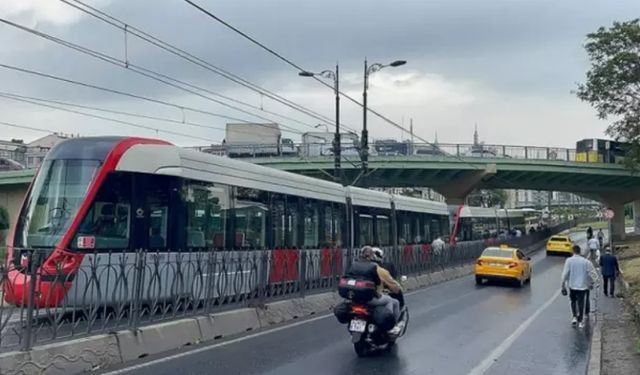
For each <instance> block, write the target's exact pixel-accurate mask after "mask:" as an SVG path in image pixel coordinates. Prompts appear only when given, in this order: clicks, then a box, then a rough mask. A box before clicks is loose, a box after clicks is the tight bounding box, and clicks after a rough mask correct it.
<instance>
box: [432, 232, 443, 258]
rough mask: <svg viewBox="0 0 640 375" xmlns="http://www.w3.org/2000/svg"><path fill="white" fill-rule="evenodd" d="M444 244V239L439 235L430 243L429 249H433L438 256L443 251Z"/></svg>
mask: <svg viewBox="0 0 640 375" xmlns="http://www.w3.org/2000/svg"><path fill="white" fill-rule="evenodd" d="M445 246H446V244H445V243H444V241H443V240H442V237H440V236H438V237H436V239H435V240H433V242H432V243H431V249H432V250H433V253H434V254H435V255H436V256H439V255H440V254H442V253H443V252H444V248H445Z"/></svg>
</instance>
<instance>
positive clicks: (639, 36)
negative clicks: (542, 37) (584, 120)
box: [576, 19, 640, 169]
mask: <svg viewBox="0 0 640 375" xmlns="http://www.w3.org/2000/svg"><path fill="white" fill-rule="evenodd" d="M584 47H585V49H586V51H587V54H588V56H589V59H590V60H591V67H590V69H589V71H588V72H587V79H586V82H585V83H584V84H580V85H578V90H577V91H576V95H577V96H578V98H580V99H581V100H583V101H586V102H588V103H589V104H591V106H593V107H594V108H595V109H596V111H597V112H598V117H600V118H601V119H605V120H611V123H610V125H609V127H608V128H607V130H606V133H607V134H608V135H610V136H612V137H614V138H615V139H616V140H621V141H625V142H629V143H630V146H629V147H628V149H627V150H626V151H627V156H626V158H625V164H627V166H628V167H630V168H632V169H637V167H638V164H639V162H640V19H635V20H631V21H626V22H614V23H613V25H612V26H611V27H609V28H606V27H600V28H599V29H598V30H597V31H596V32H594V33H591V34H588V35H587V40H586V43H585V46H584Z"/></svg>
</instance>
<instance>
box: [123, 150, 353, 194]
mask: <svg viewBox="0 0 640 375" xmlns="http://www.w3.org/2000/svg"><path fill="white" fill-rule="evenodd" d="M116 170H120V171H129V172H140V173H150V174H162V175H170V176H179V177H183V178H188V179H193V180H198V181H208V182H213V183H220V184H227V185H233V186H242V187H247V188H253V189H259V190H264V191H271V192H276V193H282V194H291V195H297V196H302V197H306V198H314V199H321V200H325V201H332V202H341V203H344V201H345V188H344V187H343V186H342V185H339V184H336V183H333V182H328V181H324V180H319V179H315V178H312V177H306V176H302V175H298V174H293V173H290V172H284V171H280V170H277V169H272V168H268V167H263V166H260V165H256V164H252V163H248V162H244V161H240V160H235V159H230V158H226V157H220V156H215V155H211V154H206V153H203V152H198V151H193V150H188V149H183V148H180V147H176V146H173V145H152V144H141V145H135V146H133V147H131V148H130V149H129V150H127V151H126V152H125V153H124V154H123V155H122V157H121V159H120V162H119V163H118V165H117V167H116Z"/></svg>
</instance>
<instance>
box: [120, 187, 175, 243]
mask: <svg viewBox="0 0 640 375" xmlns="http://www.w3.org/2000/svg"><path fill="white" fill-rule="evenodd" d="M177 183H178V179H177V178H175V177H171V176H162V175H147V174H137V175H135V176H134V179H133V183H132V188H133V194H132V207H133V210H132V211H133V228H132V244H133V248H134V249H143V250H149V251H156V252H158V251H161V252H166V251H178V250H179V249H180V248H182V246H180V243H181V242H182V241H183V238H182V237H184V236H183V235H182V234H181V232H182V231H178V230H175V229H177V228H178V227H179V225H180V223H179V221H180V219H181V218H183V217H184V215H175V213H177V212H178V211H179V210H180V209H179V206H178V205H179V189H178V186H177ZM183 228H184V226H183Z"/></svg>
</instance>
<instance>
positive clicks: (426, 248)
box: [421, 243, 431, 263]
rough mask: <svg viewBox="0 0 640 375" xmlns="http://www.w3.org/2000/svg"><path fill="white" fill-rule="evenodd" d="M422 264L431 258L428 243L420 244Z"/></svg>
mask: <svg viewBox="0 0 640 375" xmlns="http://www.w3.org/2000/svg"><path fill="white" fill-rule="evenodd" d="M421 255H422V263H427V262H429V258H431V245H430V244H428V243H425V244H422V252H421Z"/></svg>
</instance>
